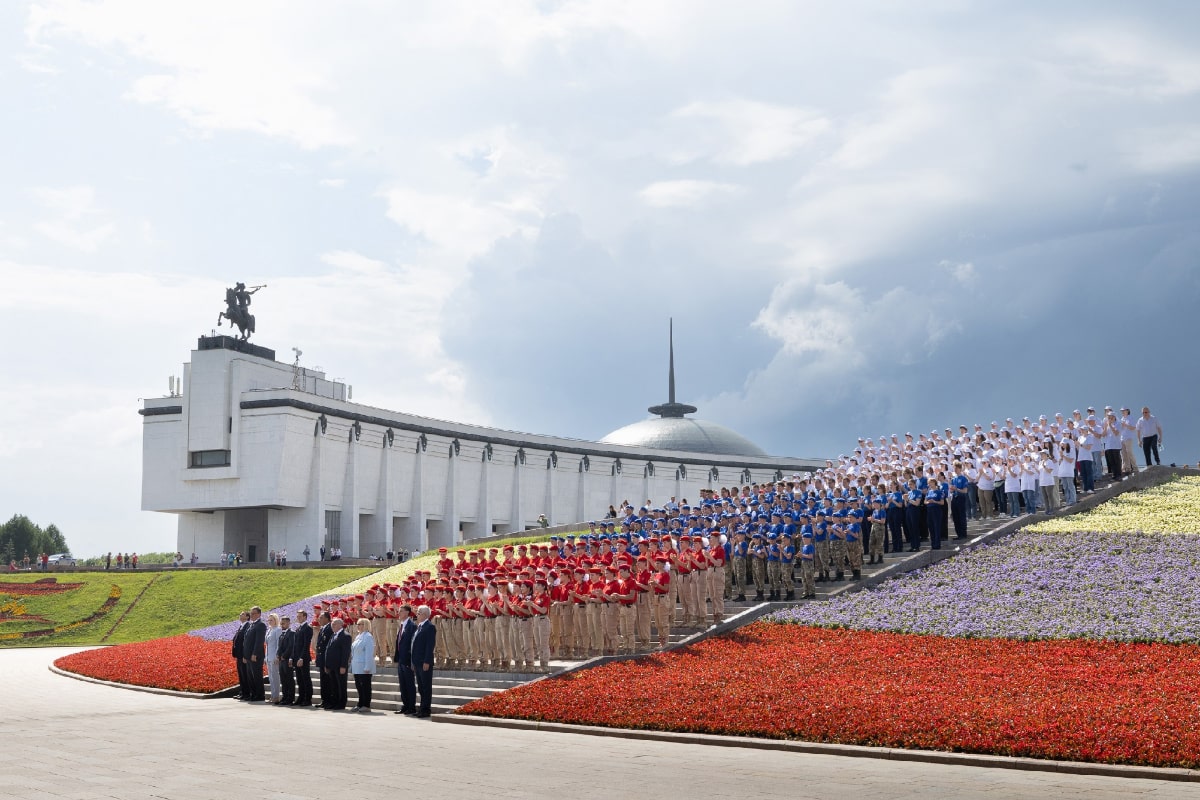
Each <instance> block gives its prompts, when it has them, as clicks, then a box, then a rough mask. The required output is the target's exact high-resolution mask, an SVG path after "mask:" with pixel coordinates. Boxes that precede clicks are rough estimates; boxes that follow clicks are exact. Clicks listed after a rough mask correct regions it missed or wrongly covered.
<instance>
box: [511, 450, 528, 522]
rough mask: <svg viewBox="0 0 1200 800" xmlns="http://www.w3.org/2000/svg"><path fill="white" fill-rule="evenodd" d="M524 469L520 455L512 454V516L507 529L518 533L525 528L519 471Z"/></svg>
mask: <svg viewBox="0 0 1200 800" xmlns="http://www.w3.org/2000/svg"><path fill="white" fill-rule="evenodd" d="M524 471H525V465H524V464H522V463H521V459H520V456H518V455H515V454H514V455H513V481H512V487H513V488H512V491H513V493H512V516H511V517H510V518H509V523H508V524H509V529H510V530H511V531H512V532H513V533H520V532H521V531H523V530H525V509H524V507H523V505H522V503H521V473H522V472H524Z"/></svg>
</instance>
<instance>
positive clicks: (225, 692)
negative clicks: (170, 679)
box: [47, 663, 238, 700]
mask: <svg viewBox="0 0 1200 800" xmlns="http://www.w3.org/2000/svg"><path fill="white" fill-rule="evenodd" d="M47 669H49V670H50V671H51V672H53V673H54V674H55V675H61V676H62V677H64V678H73V679H75V680H77V681H83V682H84V683H98V684H100V685H101V686H111V687H113V688H114V689H130V690H132V691H135V692H145V693H146V694H162V695H167V696H168V697H187V698H191V699H193V700H213V699H216V698H220V697H233V696H235V695H236V694H237V693H238V688H237V687H236V686H231V687H229V688H228V689H222V690H220V691H219V692H211V693H209V694H199V693H197V692H181V691H178V690H176V689H160V688H158V687H157V686H135V685H134V684H132V683H117V682H116V681H106V680H103V679H101V678H93V677H91V676H90V675H80V674H79V673H78V672H70V671H69V670H65V669H60V668H59V667H56V666H54V664H53V663H51V664H50V665H49V666H48V667H47Z"/></svg>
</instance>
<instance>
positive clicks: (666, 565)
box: [650, 554, 675, 650]
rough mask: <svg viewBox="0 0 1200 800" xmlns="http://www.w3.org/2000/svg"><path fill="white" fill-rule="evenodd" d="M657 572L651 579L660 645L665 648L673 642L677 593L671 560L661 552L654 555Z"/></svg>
mask: <svg viewBox="0 0 1200 800" xmlns="http://www.w3.org/2000/svg"><path fill="white" fill-rule="evenodd" d="M654 566H655V568H656V570H657V571H656V572H655V573H654V576H653V578H652V579H651V581H650V588H651V590H653V592H654V627H655V628H656V629H657V632H658V646H659V648H661V649H663V650H665V649H667V646H668V645H669V644H670V643H671V618H672V617H674V616H675V593H674V592H673V591H672V587H671V582H672V575H671V560H670V559H669V558H668V557H667V556H666V555H662V554H659V555H657V556H655V557H654Z"/></svg>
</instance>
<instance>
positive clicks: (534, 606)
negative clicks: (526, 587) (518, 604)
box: [529, 576, 553, 672]
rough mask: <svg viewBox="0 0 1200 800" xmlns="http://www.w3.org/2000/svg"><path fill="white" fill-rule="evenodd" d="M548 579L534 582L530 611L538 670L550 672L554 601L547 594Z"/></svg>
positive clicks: (543, 578)
mask: <svg viewBox="0 0 1200 800" xmlns="http://www.w3.org/2000/svg"><path fill="white" fill-rule="evenodd" d="M547 580H548V579H547V578H545V577H540V576H539V577H538V578H537V579H536V580H534V582H533V595H532V596H531V597H530V598H529V610H530V613H531V614H532V615H533V622H532V625H533V649H534V655H535V657H536V658H537V662H538V670H539V671H541V672H549V671H550V629H551V624H550V609H551V607H552V603H553V600H552V598H551V595H550V593H549V592H547V591H546V590H547V588H548V586H547Z"/></svg>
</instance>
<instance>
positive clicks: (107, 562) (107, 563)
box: [104, 550, 112, 572]
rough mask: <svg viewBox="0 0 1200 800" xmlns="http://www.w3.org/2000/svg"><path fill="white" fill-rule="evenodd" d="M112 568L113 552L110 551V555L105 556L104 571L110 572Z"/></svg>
mask: <svg viewBox="0 0 1200 800" xmlns="http://www.w3.org/2000/svg"><path fill="white" fill-rule="evenodd" d="M111 566H112V551H111V550H109V551H108V553H107V554H105V556H104V571H105V572H108V570H109V568H110V567H111Z"/></svg>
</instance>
